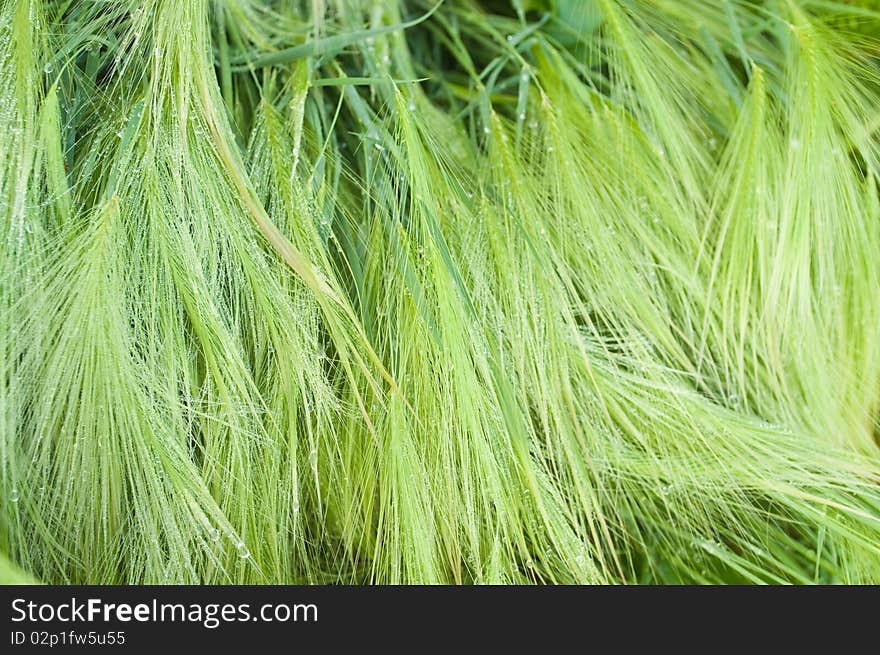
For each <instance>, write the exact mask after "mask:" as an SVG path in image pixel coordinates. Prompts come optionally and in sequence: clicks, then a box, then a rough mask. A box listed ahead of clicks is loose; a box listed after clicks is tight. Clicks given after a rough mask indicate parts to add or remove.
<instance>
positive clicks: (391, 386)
mask: <svg viewBox="0 0 880 655" xmlns="http://www.w3.org/2000/svg"><path fill="white" fill-rule="evenodd" d="M878 184H880V3H878V2H874V1H869V0H863V1H858V0H851V1H849V2H846V1H843V0H388V1H385V0H0V230H2V232H0V580H3V581H5V582H32V581H42V582H48V583H56V584H57V583H99V584H104V583H116V584H142V583H152V584H177V583H189V584H222V583H236V584H243V583H247V584H262V583H275V584H302V583H305V584H311V583H323V584H327V583H349V584H367V583H386V584H387V583H391V584H394V583H443V584H447V583H456V584H457V583H464V584H469V583H491V584H529V583H562V584H572V583H574V584H591V583H602V584H608V583H625V584H638V583H650V584H657V583H673V584H679V583H688V584H693V583H699V584H707V583H708V584H713V583H715V584H717V583H772V584H781V583H798V584H800V583H803V584H810V583H878V582H880V192H878Z"/></svg>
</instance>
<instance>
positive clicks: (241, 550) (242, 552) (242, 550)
mask: <svg viewBox="0 0 880 655" xmlns="http://www.w3.org/2000/svg"><path fill="white" fill-rule="evenodd" d="M235 549H236V550H237V551H238V556H239V557H240V558H241V559H247V558H249V557H250V556H251V551H249V550H248V549H247V546H246V545H245V543H244V542H243V541H239V542H238V543H237V544H236V545H235Z"/></svg>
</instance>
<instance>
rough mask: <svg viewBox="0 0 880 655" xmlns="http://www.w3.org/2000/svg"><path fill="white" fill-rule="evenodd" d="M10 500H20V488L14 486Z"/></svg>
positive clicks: (15, 501)
mask: <svg viewBox="0 0 880 655" xmlns="http://www.w3.org/2000/svg"><path fill="white" fill-rule="evenodd" d="M9 500H10V501H11V502H13V503H17V502H18V489H16V488H15V487H13V488H12V491H11V492H10V493H9Z"/></svg>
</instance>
